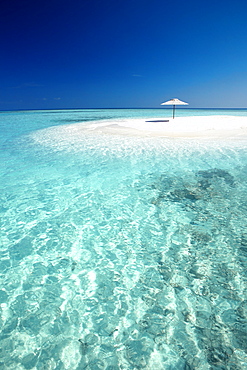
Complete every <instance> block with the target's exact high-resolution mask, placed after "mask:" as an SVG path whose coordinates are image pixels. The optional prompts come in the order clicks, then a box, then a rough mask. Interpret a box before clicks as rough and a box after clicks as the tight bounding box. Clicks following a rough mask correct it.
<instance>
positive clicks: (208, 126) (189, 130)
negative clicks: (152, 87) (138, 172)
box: [87, 116, 247, 138]
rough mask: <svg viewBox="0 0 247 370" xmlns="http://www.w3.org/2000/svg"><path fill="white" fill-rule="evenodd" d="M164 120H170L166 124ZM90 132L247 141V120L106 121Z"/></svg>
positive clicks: (160, 119) (222, 118)
mask: <svg viewBox="0 0 247 370" xmlns="http://www.w3.org/2000/svg"><path fill="white" fill-rule="evenodd" d="M162 120H164V121H165V120H169V121H168V122H162ZM87 128H88V129H89V130H90V131H94V132H95V131H96V132H97V131H99V132H102V133H107V134H113V135H114V134H115V135H116V134H117V135H119V134H120V135H130V136H136V135H138V136H161V137H171V138H172V137H181V138H182V137H183V138H184V137H188V138H243V137H246V138H247V117H236V116H193V117H178V118H175V119H172V118H165V117H164V118H146V119H142V118H138V119H119V120H111V121H104V122H101V123H96V124H91V125H89V126H87Z"/></svg>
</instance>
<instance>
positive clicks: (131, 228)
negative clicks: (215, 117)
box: [0, 110, 247, 370]
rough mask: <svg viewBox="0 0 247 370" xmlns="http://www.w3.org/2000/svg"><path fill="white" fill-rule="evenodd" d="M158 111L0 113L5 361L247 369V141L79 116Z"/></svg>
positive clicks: (1, 363)
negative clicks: (116, 128) (141, 131)
mask: <svg viewBox="0 0 247 370" xmlns="http://www.w3.org/2000/svg"><path fill="white" fill-rule="evenodd" d="M186 113H187V114H188V110H184V111H182V110H181V111H179V114H186ZM189 113H190V114H191V112H189ZM203 113H204V114H207V113H208V114H211V112H209V111H205V112H203ZM231 113H232V112H230V114H231ZM159 114H163V116H165V115H169V114H170V111H169V110H167V111H166V110H165V111H162V112H160V110H156V111H155V112H154V111H151V110H140V111H137V110H130V111H127V110H126V111H125V110H119V111H117V110H86V111H85V110H74V111H45V112H44V111H36V112H11V113H10V112H9V113H2V114H1V115H0V121H1V128H2V136H1V139H2V141H1V194H0V197H1V204H0V213H1V220H2V221H1V223H2V246H1V259H0V273H1V275H0V281H1V290H0V304H1V319H0V320H1V327H2V331H1V343H2V345H1V360H0V367H1V368H2V369H69V370H79V369H94V370H95V369H108V370H110V369H111V370H113V369H124V370H125V369H152V370H153V369H157V370H159V369H160V370H161V369H169V370H171V369H174V370H175V369H176V370H177V369H247V297H246V278H247V275H246V262H247V229H246V226H247V201H246V191H247V184H246V175H247V147H246V142H245V141H241V140H240V141H232V140H228V141H222V140H219V141H207V140H204V141H201V142H200V141H197V140H193V141H190V140H181V139H180V140H176V139H175V140H174V139H170V140H168V139H164V138H148V137H129V136H128V137H126V136H120V135H114V136H113V135H112V136H111V135H107V134H99V133H94V132H88V131H87V130H84V129H83V127H84V126H83V125H84V124H83V123H82V124H81V123H79V122H85V124H87V125H88V122H90V121H94V120H98V119H110V118H114V117H115V118H121V117H126V116H127V117H128V116H131V117H138V116H145V117H152V116H155V117H158V115H159ZM195 114H196V113H195ZM201 114H202V112H201ZM213 114H215V110H214V111H213ZM219 114H222V112H221V111H220V112H219ZM227 114H228V115H229V111H227ZM232 114H233V113H232ZM234 114H235V115H236V111H235V112H234ZM240 114H241V115H242V114H243V111H240ZM77 122H78V124H77Z"/></svg>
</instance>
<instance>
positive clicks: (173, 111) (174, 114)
mask: <svg viewBox="0 0 247 370" xmlns="http://www.w3.org/2000/svg"><path fill="white" fill-rule="evenodd" d="M174 117H175V105H174V106H173V119H174Z"/></svg>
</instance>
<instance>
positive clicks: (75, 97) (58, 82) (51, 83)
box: [0, 0, 247, 110]
mask: <svg viewBox="0 0 247 370" xmlns="http://www.w3.org/2000/svg"><path fill="white" fill-rule="evenodd" d="M0 34H1V43H0V110H9V109H10V110H11V109H43V108H44V109H50V108H93V107H94V108H135V107H136V108H139V107H142V108H156V107H157V108H159V107H160V104H161V103H162V102H164V101H165V100H169V99H170V98H176V97H177V98H179V99H181V100H184V101H187V102H189V103H190V106H189V107H194V108H196V107H201V108H204V107H209V108H210V107H212V108H213V107H215V108H221V107H222V108H228V107H229V108H231V107H233V108H234V107H236V108H246V107H247V1H246V0H235V1H233V0H224V1H223V0H218V1H217V0H213V1H212V0H208V1H204V0H202V1H200V0H197V1H194V0H176V1H166V0H70V1H69V0H66V1H65V0H44V1H40V0H32V1H30V0H18V1H17V0H16V1H12V0H2V2H1V11H0Z"/></svg>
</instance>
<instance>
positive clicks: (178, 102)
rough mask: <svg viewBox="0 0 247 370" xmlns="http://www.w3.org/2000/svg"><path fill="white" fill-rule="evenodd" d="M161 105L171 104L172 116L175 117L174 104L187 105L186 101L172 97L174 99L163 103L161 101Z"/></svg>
mask: <svg viewBox="0 0 247 370" xmlns="http://www.w3.org/2000/svg"><path fill="white" fill-rule="evenodd" d="M161 105H173V118H174V117H175V106H176V105H188V103H185V102H184V101H182V100H179V99H177V98H174V99H171V100H168V101H166V102H165V103H162V104H161Z"/></svg>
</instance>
